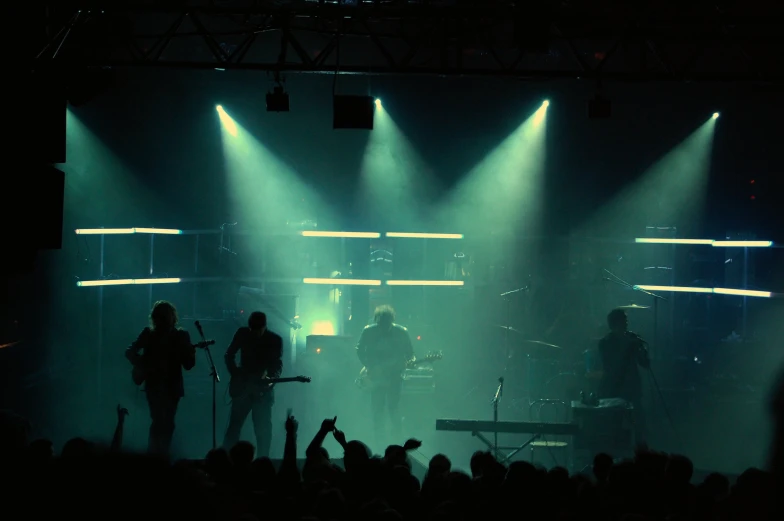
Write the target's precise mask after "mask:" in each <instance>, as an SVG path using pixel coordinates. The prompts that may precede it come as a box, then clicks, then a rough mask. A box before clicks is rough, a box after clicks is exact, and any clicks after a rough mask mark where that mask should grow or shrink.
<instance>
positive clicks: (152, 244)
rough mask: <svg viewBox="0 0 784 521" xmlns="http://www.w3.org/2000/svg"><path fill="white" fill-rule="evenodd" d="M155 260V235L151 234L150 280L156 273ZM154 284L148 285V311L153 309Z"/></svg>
mask: <svg viewBox="0 0 784 521" xmlns="http://www.w3.org/2000/svg"><path fill="white" fill-rule="evenodd" d="M154 258H155V234H154V233H151V234H150V278H152V274H153V271H154V265H153V260H154ZM152 286H153V285H152V284H148V286H147V299H148V300H149V305H148V306H147V308H148V309H152Z"/></svg>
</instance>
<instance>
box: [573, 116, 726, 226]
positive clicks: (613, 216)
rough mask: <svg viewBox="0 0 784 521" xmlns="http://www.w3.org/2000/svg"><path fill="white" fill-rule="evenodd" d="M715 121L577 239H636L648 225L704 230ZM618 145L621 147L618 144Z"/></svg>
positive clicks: (631, 187) (700, 129) (603, 212)
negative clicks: (582, 237) (624, 237)
mask: <svg viewBox="0 0 784 521" xmlns="http://www.w3.org/2000/svg"><path fill="white" fill-rule="evenodd" d="M715 127H716V125H715V121H714V120H713V119H708V120H707V121H705V122H704V123H703V124H702V125H700V126H699V127H698V128H697V129H696V130H695V131H694V132H692V133H691V134H690V135H689V136H688V137H686V139H684V140H683V141H681V142H680V143H678V144H677V145H676V146H675V147H674V148H672V149H671V150H670V151H669V152H667V153H666V154H665V155H664V156H663V157H662V158H661V159H659V160H658V161H656V162H655V163H654V164H653V165H651V166H650V167H649V168H647V169H646V170H645V172H643V174H642V175H641V176H639V178H638V179H636V180H634V181H632V182H631V183H629V184H628V185H627V186H625V187H623V188H622V189H621V190H620V191H618V192H617V193H616V194H615V196H614V197H613V199H612V200H611V201H609V202H607V203H606V204H604V205H603V206H601V207H600V208H599V209H598V210H597V211H596V212H595V213H594V215H593V216H591V217H590V218H589V219H588V220H587V221H586V222H585V223H583V225H582V226H580V227H579V229H578V230H576V231H575V232H576V233H575V234H576V235H578V236H587V237H623V236H626V237H628V236H630V235H631V236H634V235H635V234H636V233H637V231H638V230H642V229H645V228H646V227H649V226H677V227H678V229H679V230H682V231H683V232H684V234H687V235H688V234H691V233H694V235H696V236H698V237H699V235H697V234H698V233H699V232H700V231H701V229H702V219H703V218H704V214H705V212H704V207H705V201H706V197H707V187H708V179H709V172H710V165H711V154H712V152H713V136H714V131H715ZM619 146H620V145H619Z"/></svg>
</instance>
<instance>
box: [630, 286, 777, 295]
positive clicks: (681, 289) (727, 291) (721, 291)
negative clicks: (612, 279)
mask: <svg viewBox="0 0 784 521" xmlns="http://www.w3.org/2000/svg"><path fill="white" fill-rule="evenodd" d="M634 289H636V290H643V291H672V292H675V293H713V294H716V295H736V296H741V297H762V298H770V297H772V296H773V293H772V292H771V291H756V290H750V289H731V288H692V287H688V286H648V285H638V286H634Z"/></svg>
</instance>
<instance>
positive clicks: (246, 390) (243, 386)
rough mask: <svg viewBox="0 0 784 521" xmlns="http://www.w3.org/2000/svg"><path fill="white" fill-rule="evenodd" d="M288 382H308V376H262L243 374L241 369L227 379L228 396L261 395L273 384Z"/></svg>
mask: <svg viewBox="0 0 784 521" xmlns="http://www.w3.org/2000/svg"><path fill="white" fill-rule="evenodd" d="M289 382H300V383H303V384H309V383H310V377H309V376H290V377H285V378H263V377H260V376H259V375H257V374H254V375H246V374H243V372H242V369H240V370H239V371H238V372H237V373H235V374H233V375H232V376H231V380H230V381H229V396H231V397H232V398H237V397H240V396H247V395H254V396H257V395H262V394H264V393H266V392H267V391H269V390H270V388H271V387H272V385H273V384H285V383H289Z"/></svg>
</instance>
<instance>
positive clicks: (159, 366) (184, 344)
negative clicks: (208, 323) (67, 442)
mask: <svg viewBox="0 0 784 521" xmlns="http://www.w3.org/2000/svg"><path fill="white" fill-rule="evenodd" d="M177 322H178V317H177V309H176V308H175V307H174V305H172V304H171V303H170V302H166V301H165V300H159V301H158V302H156V303H155V304H154V305H153V307H152V311H151V312H150V326H149V327H146V328H144V330H143V331H142V332H141V334H139V337H138V338H137V339H136V341H135V342H134V343H133V344H131V346H130V347H129V348H128V349H126V351H125V357H126V358H127V359H128V360H130V362H131V364H133V366H134V368H135V369H137V370H140V371H141V372H143V374H144V378H143V379H144V386H145V391H146V392H145V395H146V397H147V404H148V405H149V407H150V418H151V420H152V423H151V424H150V438H149V451H150V452H151V453H154V454H159V455H162V456H168V454H169V450H170V448H171V441H172V436H173V435H174V427H175V425H174V417H175V415H176V414H177V406H178V405H179V403H180V399H181V398H182V397H183V396H184V395H185V389H184V386H183V380H182V370H183V369H185V370H186V371H189V370H190V369H192V368H193V366H194V365H196V349H195V348H194V347H193V345H192V344H191V337H190V335H189V334H188V332H187V331H185V330H182V329H180V328H178V327H177Z"/></svg>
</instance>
